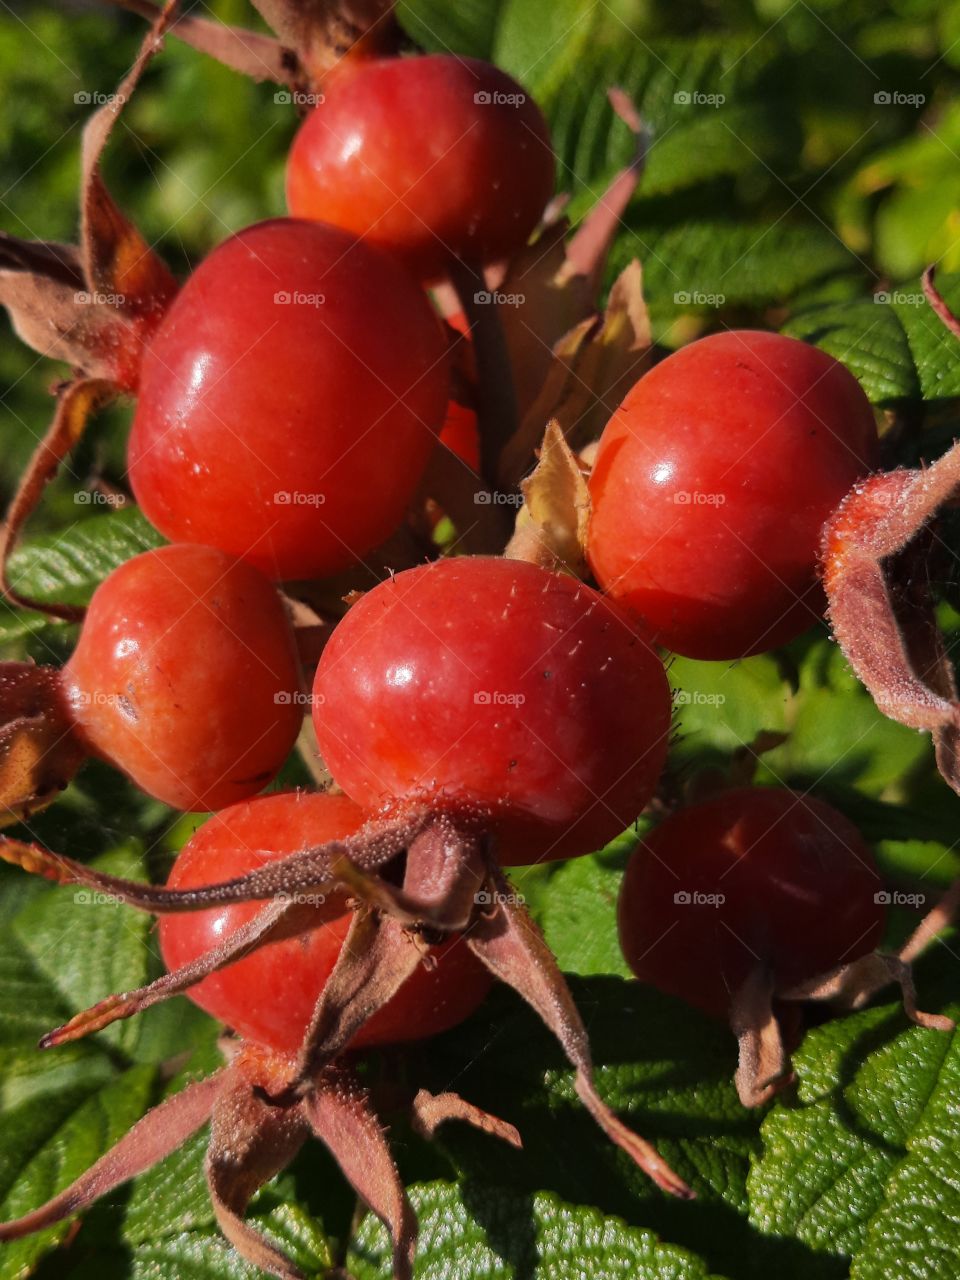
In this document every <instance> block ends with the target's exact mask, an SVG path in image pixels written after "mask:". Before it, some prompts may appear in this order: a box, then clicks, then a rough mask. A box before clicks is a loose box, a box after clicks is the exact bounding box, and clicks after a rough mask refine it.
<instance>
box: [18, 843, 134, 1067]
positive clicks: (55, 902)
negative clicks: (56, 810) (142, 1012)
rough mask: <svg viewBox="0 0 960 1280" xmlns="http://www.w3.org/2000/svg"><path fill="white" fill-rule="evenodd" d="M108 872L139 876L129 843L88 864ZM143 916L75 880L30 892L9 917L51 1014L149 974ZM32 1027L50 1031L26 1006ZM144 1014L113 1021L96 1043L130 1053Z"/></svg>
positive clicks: (71, 1011)
mask: <svg viewBox="0 0 960 1280" xmlns="http://www.w3.org/2000/svg"><path fill="white" fill-rule="evenodd" d="M93 865H94V866H96V867H97V868H98V869H99V870H102V871H105V872H108V873H110V874H113V875H122V876H127V877H133V878H135V879H143V878H144V875H143V866H142V863H141V862H140V860H139V858H138V857H137V855H136V853H134V852H133V851H132V850H128V849H125V850H120V851H117V852H115V853H113V854H109V855H107V856H105V857H102V858H98V859H97V860H96V861H95V863H94V864H93ZM150 927H151V922H150V917H149V916H147V915H146V914H144V913H143V912H139V911H134V910H132V908H130V907H127V906H124V905H122V904H121V903H119V902H118V901H117V900H116V899H112V898H110V897H109V895H106V894H102V893H98V892H95V891H94V890H92V889H85V888H81V887H78V886H75V885H64V886H56V887H53V888H51V889H49V890H48V892H47V893H45V894H43V895H41V896H39V897H37V898H36V899H34V901H33V902H32V903H30V904H29V905H28V906H27V907H26V908H25V909H24V910H23V911H22V912H21V913H20V914H19V915H18V916H17V918H16V920H15V921H14V923H13V933H14V936H15V937H16V940H17V942H18V943H19V944H20V947H21V948H22V950H23V953H24V954H25V955H26V956H27V957H29V958H30V959H31V960H32V962H33V965H34V967H35V970H36V971H37V973H38V974H40V975H42V977H43V979H44V980H45V982H46V983H47V986H48V989H49V990H50V991H51V992H56V994H57V997H58V1003H59V1013H58V1015H57V1017H58V1018H65V1017H69V1016H71V1015H72V1014H74V1013H76V1012H78V1011H79V1010H80V1009H83V1008H86V1007H87V1006H88V1005H91V1004H94V1003H95V1002H96V1001H97V1000H101V999H102V998H103V997H104V996H107V995H109V994H110V993H111V992H113V991H122V990H128V989H130V988H131V987H136V986H139V985H141V984H142V983H143V982H145V981H147V979H148V951H147V945H146V944H147V937H148V934H149V931H150ZM25 1014H27V1015H29V1016H32V1017H33V1018H34V1019H35V1033H36V1034H37V1035H40V1034H42V1033H43V1032H44V1031H48V1030H50V1023H49V1021H47V1022H46V1024H45V1023H44V1017H45V1011H43V1012H42V1011H40V1010H39V1009H37V1010H34V1009H29V1010H25ZM144 1024H145V1020H143V1019H132V1020H128V1021H124V1022H117V1023H114V1024H113V1026H111V1027H108V1028H107V1029H106V1030H105V1031H103V1032H101V1033H100V1039H101V1042H102V1043H104V1044H107V1045H111V1046H113V1047H115V1048H117V1049H120V1050H123V1051H125V1052H127V1053H130V1052H131V1050H132V1049H133V1047H134V1046H135V1044H136V1042H137V1040H139V1038H140V1036H141V1035H142V1034H143V1027H144Z"/></svg>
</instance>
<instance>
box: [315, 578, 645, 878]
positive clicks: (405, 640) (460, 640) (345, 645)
mask: <svg viewBox="0 0 960 1280" xmlns="http://www.w3.org/2000/svg"><path fill="white" fill-rule="evenodd" d="M314 692H315V698H314V720H315V723H316V728H317V736H318V741H319V745H320V751H321V754H322V755H323V758H324V760H325V761H326V762H327V765H328V767H329V768H330V771H331V773H332V774H333V776H334V778H335V779H336V781H337V782H338V783H339V785H340V786H341V787H342V788H343V789H344V791H346V793H347V794H348V795H350V796H352V797H353V799H354V800H356V801H357V802H358V803H359V804H362V805H363V806H364V807H365V808H368V809H380V808H386V809H387V810H393V809H396V808H397V807H403V806H405V805H410V804H418V803H423V804H425V805H429V806H431V807H433V808H435V809H441V810H445V811H448V812H450V813H452V814H454V815H455V816H457V817H459V818H460V819H461V820H463V821H470V820H471V819H473V818H476V819H477V820H478V821H479V822H481V823H482V824H483V826H484V827H485V828H487V829H492V830H493V831H495V832H496V833H497V834H498V835H499V837H500V841H501V846H500V856H501V858H502V860H503V861H504V862H514V863H524V862H532V861H535V860H537V859H539V858H543V857H551V858H552V857H565V856H568V855H571V854H581V853H588V852H590V851H591V850H593V849H597V848H599V847H600V846H601V845H603V844H605V843H607V841H609V840H610V839H612V838H613V837H614V836H616V835H618V834H619V833H620V832H621V831H623V830H624V828H625V827H627V826H628V825H629V824H630V823H631V822H632V821H633V820H634V819H635V818H636V817H637V815H638V814H639V813H640V811H641V809H643V807H644V805H646V803H647V802H648V801H649V799H650V797H651V795H652V793H653V790H654V788H655V786H656V784H657V779H658V778H659V775H660V771H661V769H662V767H663V762H664V756H665V753H666V742H667V733H668V730H669V725H670V694H669V690H668V687H667V682H666V677H665V674H664V670H663V665H662V663H661V662H660V659H659V658H658V657H657V656H656V654H655V653H653V652H652V650H651V649H650V648H649V647H648V646H647V645H646V644H645V643H644V641H643V640H642V639H641V638H640V637H639V636H638V635H637V633H636V631H635V630H634V628H633V626H632V625H631V624H630V622H629V621H628V620H627V619H626V618H625V617H623V616H622V615H621V614H620V612H619V611H618V610H617V609H616V607H615V606H612V605H610V604H609V603H608V602H607V601H605V600H604V599H603V598H602V597H601V596H600V595H599V594H598V593H597V592H595V591H593V590H592V589H591V588H590V587H586V586H584V585H583V584H582V583H580V582H577V581H576V580H574V579H573V578H569V577H566V576H563V575H560V574H556V573H551V572H548V571H547V570H546V569H541V568H538V567H537V566H535V565H532V564H527V563H523V562H519V561H514V560H504V559H496V558H493V557H477V558H472V559H451V560H441V561H438V562H436V563H434V564H431V565H426V566H424V567H422V568H417V569H410V570H408V571H407V572H405V573H400V574H398V575H397V576H396V577H395V578H392V579H390V580H389V581H387V582H384V583H381V584H380V585H379V586H378V587H375V588H374V590H372V591H371V592H370V593H369V594H367V595H365V596H364V597H363V598H362V599H361V600H360V601H359V602H358V603H357V604H355V605H354V606H353V608H352V609H351V610H350V611H349V613H348V614H347V615H346V617H345V618H344V619H343V621H342V622H341V623H340V624H339V625H338V627H337V629H336V631H335V632H334V635H333V637H332V639H331V640H330V642H329V644H328V645H327V646H326V648H325V649H324V652H323V655H322V657H321V660H320V664H319V666H318V669H317V675H316V681H315V684H314Z"/></svg>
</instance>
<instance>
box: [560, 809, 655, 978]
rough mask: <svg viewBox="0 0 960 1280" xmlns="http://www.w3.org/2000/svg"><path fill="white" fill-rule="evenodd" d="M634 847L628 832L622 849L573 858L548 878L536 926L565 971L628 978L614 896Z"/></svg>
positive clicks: (615, 896)
mask: <svg viewBox="0 0 960 1280" xmlns="http://www.w3.org/2000/svg"><path fill="white" fill-rule="evenodd" d="M635 844H636V836H635V835H634V834H633V833H630V834H628V835H627V836H626V837H625V838H624V840H623V841H622V846H623V847H622V850H621V851H617V850H615V849H614V850H613V851H612V852H611V851H610V850H608V851H606V852H604V853H595V854H593V855H591V856H588V857H586V858H572V859H571V860H570V861H569V862H567V863H565V864H564V865H563V866H561V867H560V870H559V871H558V872H557V874H556V875H555V876H554V877H553V878H552V879H551V881H550V884H549V888H548V891H547V894H546V900H545V902H544V904H543V906H542V908H541V916H540V924H541V928H542V929H543V932H544V936H545V937H546V939H547V942H548V943H549V945H550V949H551V951H552V952H553V954H554V955H555V956H556V958H557V964H558V965H559V966H560V968H561V969H562V970H563V971H564V972H565V973H579V974H584V975H589V974H597V973H615V974H617V975H618V976H620V977H622V978H629V977H630V970H629V968H628V967H627V962H626V961H625V960H624V958H623V954H622V953H621V951H620V944H619V942H618V940H617V897H618V895H619V893H620V882H621V880H622V879H623V870H624V867H625V865H626V859H627V857H628V856H629V850H630V849H631V848H632V847H633V846H634V845H635ZM611 849H613V847H612V846H611Z"/></svg>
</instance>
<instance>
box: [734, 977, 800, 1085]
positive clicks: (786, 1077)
mask: <svg viewBox="0 0 960 1280" xmlns="http://www.w3.org/2000/svg"><path fill="white" fill-rule="evenodd" d="M773 996H774V987H773V977H772V975H771V973H770V971H769V969H767V968H766V967H765V966H763V965H757V967H756V968H755V969H753V971H752V972H751V973H750V974H749V975H748V976H747V978H746V980H745V982H744V983H743V986H742V987H741V988H740V989H739V991H736V992H734V996H733V1001H732V1003H731V1006H730V1028H731V1030H732V1031H733V1034H734V1035H735V1036H736V1037H737V1042H738V1044H739V1045H740V1057H739V1061H738V1063H737V1072H736V1075H735V1077H734V1081H735V1084H736V1086H737V1095H738V1097H739V1098H740V1101H741V1103H742V1104H743V1105H744V1106H745V1107H760V1106H763V1104H764V1103H765V1102H769V1101H770V1099H771V1098H773V1097H775V1096H776V1095H777V1094H778V1093H780V1092H782V1091H783V1090H784V1089H785V1088H787V1087H788V1086H789V1085H790V1084H791V1083H792V1082H793V1079H794V1075H793V1072H792V1071H791V1070H790V1065H789V1062H788V1060H787V1053H786V1049H785V1048H784V1044H783V1037H782V1036H781V1034H780V1024H779V1023H778V1022H777V1018H776V1014H775V1013H774V1011H773Z"/></svg>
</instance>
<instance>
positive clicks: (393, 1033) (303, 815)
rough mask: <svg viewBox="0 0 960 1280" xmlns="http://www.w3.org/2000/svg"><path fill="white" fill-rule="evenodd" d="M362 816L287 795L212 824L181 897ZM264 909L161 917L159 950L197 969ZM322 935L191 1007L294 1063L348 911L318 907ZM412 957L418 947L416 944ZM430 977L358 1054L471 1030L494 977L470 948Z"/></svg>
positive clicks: (351, 825) (260, 961)
mask: <svg viewBox="0 0 960 1280" xmlns="http://www.w3.org/2000/svg"><path fill="white" fill-rule="evenodd" d="M363 821H364V814H363V811H362V810H361V809H360V808H358V806H357V805H355V804H354V803H353V802H352V801H351V800H348V799H347V798H346V796H332V795H328V794H325V793H322V792H313V793H305V792H281V793H278V794H276V795H269V796H261V797H260V798H259V799H257V800H252V801H248V802H247V803H245V804H239V805H235V806H234V807H232V808H230V809H226V810H224V812H222V813H218V814H216V815H214V817H212V818H211V819H209V821H207V822H205V823H204V825H203V826H202V827H200V828H199V830H198V831H196V832H195V833H194V835H193V836H192V837H191V839H190V840H189V841H188V843H187V844H186V846H185V847H184V849H183V851H182V852H181V853H180V855H179V857H178V858H177V861H176V862H175V863H174V866H173V870H172V872H171V874H170V879H169V882H168V883H169V885H170V886H171V887H173V888H177V889H186V888H194V887H198V886H200V885H205V884H216V883H217V882H219V881H221V880H228V879H231V878H232V877H234V876H239V875H243V874H244V873H245V872H247V871H253V870H254V869H255V868H257V867H260V866H263V865H264V864H265V863H268V862H271V861H274V860H276V859H279V858H282V857H284V856H285V855H286V854H290V853H294V852H297V851H298V850H301V849H307V848H310V847H311V846H313V845H317V844H323V843H325V842H326V841H328V840H338V839H342V838H343V837H344V836H348V835H351V834H352V833H353V832H354V831H356V830H357V829H358V828H359V827H360V826H361V825H362V823H363ZM262 907H263V903H257V902H243V903H233V904H231V905H229V906H223V907H215V908H212V909H211V910H209V911H195V912H189V913H187V912H185V913H183V914H180V915H167V916H162V917H161V919H160V949H161V952H162V954H163V959H164V963H165V964H166V966H167V968H168V969H176V968H179V967H180V966H181V965H184V964H188V963H190V961H192V960H195V959H196V958H197V957H198V956H201V955H204V954H205V953H206V952H208V951H210V950H212V949H213V948H214V947H215V946H217V945H218V944H219V943H220V942H221V941H222V940H223V939H224V938H225V937H226V936H227V935H228V934H230V933H232V932H233V931H234V930H235V929H237V928H239V927H240V926H241V925H243V924H245V923H246V922H247V921H248V920H250V919H252V918H253V916H255V915H256V913H257V912H258V911H259V910H260V909H261V908H262ZM316 912H317V927H316V928H315V929H313V930H311V931H310V932H308V933H303V934H300V935H299V936H297V937H293V938H286V939H283V940H281V941H279V942H273V943H270V944H268V945H267V946H265V947H261V948H260V949H259V950H257V951H255V952H253V953H252V954H251V955H248V956H245V957H244V958H243V959H242V960H237V961H235V962H234V963H233V964H230V965H228V966H227V967H226V968H225V969H222V970H220V971H219V972H218V973H213V974H211V975H210V976H209V977H207V978H204V979H203V981H202V982H200V983H198V984H197V986H195V987H192V988H191V989H190V991H189V995H190V998H191V1000H193V1001H194V1003H195V1004H198V1005H199V1006H200V1008H201V1009H205V1010H206V1011H207V1012H208V1013H210V1014H212V1015H213V1016H214V1017H215V1018H219V1019H220V1020H221V1021H222V1022H225V1023H227V1025H228V1026H230V1027H232V1028H233V1029H234V1030H235V1031H237V1032H239V1034H240V1035H242V1036H244V1037H245V1038H247V1039H249V1040H253V1041H255V1042H257V1043H259V1044H264V1045H267V1046H269V1047H270V1048H274V1049H281V1050H285V1051H291V1052H292V1051H295V1050H296V1049H297V1048H299V1046H300V1044H301V1042H302V1041H303V1038H304V1035H305V1033H306V1030H307V1027H308V1025H309V1023H310V1018H311V1015H312V1014H313V1010H314V1006H315V1005H316V1002H317V998H318V996H319V995H320V992H321V991H322V990H323V986H324V983H325V982H326V980H327V978H328V977H329V976H330V973H331V971H332V969H333V966H334V963H335V962H336V959H337V956H338V955H339V953H340V950H341V948H342V946H343V942H344V939H345V938H346V935H347V930H348V929H349V927H350V919H351V917H350V913H349V912H348V911H347V909H346V903H345V900H344V899H342V898H334V899H331V900H329V901H324V902H320V901H318V902H317V904H316ZM411 945H413V943H411ZM432 954H433V957H434V959H435V960H436V962H437V963H436V965H434V966H433V967H427V966H426V965H424V966H421V967H420V968H418V969H417V970H416V972H415V973H414V974H413V976H412V977H411V978H409V979H408V980H407V982H406V983H405V984H404V986H403V987H402V988H401V989H400V991H399V992H398V993H397V994H396V995H395V996H394V998H393V999H392V1000H391V1001H390V1002H389V1004H387V1005H385V1006H384V1007H383V1009H381V1010H380V1011H379V1012H378V1013H376V1014H375V1015H374V1016H373V1017H372V1018H371V1019H370V1021H369V1022H368V1023H366V1025H365V1026H364V1027H363V1028H362V1030H361V1031H359V1032H358V1033H357V1035H356V1036H355V1037H354V1039H353V1040H352V1041H351V1046H352V1047H353V1048H360V1047H362V1046H365V1045H377V1044H393V1043H398V1042H401V1041H407V1040H420V1039H425V1038H426V1037H427V1036H432V1035H436V1034H437V1033H438V1032H440V1031H444V1030H446V1029H447V1028H448V1027H452V1026H455V1025H456V1024H457V1023H458V1022H462V1021H463V1019H464V1018H466V1017H467V1016H468V1015H469V1014H471V1013H472V1012H473V1010H474V1009H475V1008H476V1007H477V1005H479V1004H480V1002H481V1001H482V1000H483V998H484V996H485V995H486V994H487V991H488V990H489V988H490V984H491V977H490V974H489V971H488V970H487V969H486V968H485V967H484V965H483V964H481V962H480V961H479V960H478V959H477V958H476V957H475V956H474V954H473V952H472V951H470V949H469V948H468V947H467V946H466V944H465V943H464V942H463V940H462V939H459V938H454V939H452V940H450V941H449V942H445V943H443V944H442V945H441V946H439V947H435V948H433V951H432Z"/></svg>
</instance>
